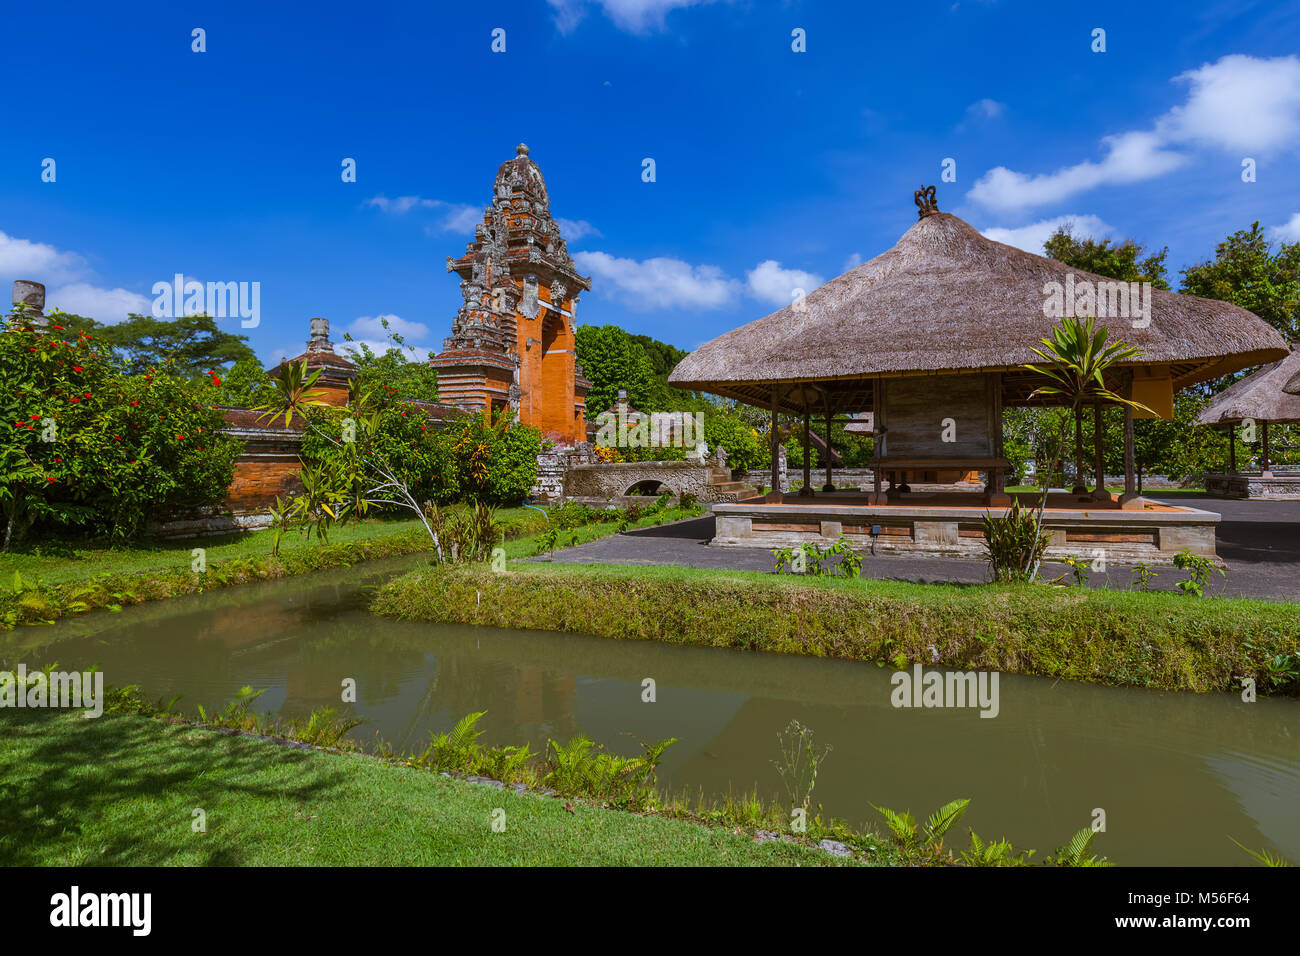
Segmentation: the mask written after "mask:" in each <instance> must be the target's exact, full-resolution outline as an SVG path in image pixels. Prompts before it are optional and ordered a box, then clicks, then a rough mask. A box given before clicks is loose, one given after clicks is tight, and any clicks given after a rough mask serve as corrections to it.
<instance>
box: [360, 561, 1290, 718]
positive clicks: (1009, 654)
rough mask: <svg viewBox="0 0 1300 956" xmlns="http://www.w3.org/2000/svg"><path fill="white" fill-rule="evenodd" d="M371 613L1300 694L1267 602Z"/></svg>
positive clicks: (491, 577) (457, 606)
mask: <svg viewBox="0 0 1300 956" xmlns="http://www.w3.org/2000/svg"><path fill="white" fill-rule="evenodd" d="M476 594H481V599H479V598H477V597H476ZM372 609H373V611H374V612H375V613H377V614H381V615H385V616H389V617H394V618H401V619H406V620H422V621H443V622H457V623H467V624H481V625H490V626H494V627H512V628H523V629H535V630H548V631H567V632H574V633H583V634H592V635H597V636H601V637H614V638H631V639H640V640H658V641H666V642H668V643H673V644H696V645H705V646H713V647H729V648H743V649H746V650H756V651H773V652H776V653H783V654H804V655H809V656H813V657H834V658H842V659H845V660H859V661H876V662H881V663H889V664H891V665H893V666H909V665H910V664H912V663H922V664H924V665H927V666H929V665H931V664H934V665H935V666H941V667H946V668H958V669H964V670H996V671H1001V672H1006V673H1016V674H1034V675H1040V676H1045V677H1063V678H1067V679H1071V680H1082V681H1092V682H1096V683H1102V684H1120V685H1133V686H1141V687H1154V688H1160V689H1164V690H1190V691H1228V690H1233V691H1239V690H1240V687H1241V681H1240V678H1241V677H1254V678H1255V680H1256V686H1257V689H1258V692H1259V693H1261V694H1264V693H1268V692H1270V691H1279V690H1287V689H1290V690H1294V689H1296V688H1297V686H1300V685H1298V682H1297V680H1296V677H1297V675H1298V673H1300V672H1298V671H1297V668H1298V667H1300V605H1297V604H1282V603H1271V602H1264V601H1248V600H1229V599H1196V598H1189V597H1183V596H1181V595H1170V594H1161V593H1140V592H1116V591H1104V590H1096V591H1092V590H1086V589H1085V590H1079V589H1073V588H1058V587H1049V586H1046V585H1041V584H1039V585H1021V586H1001V585H985V586H976V587H958V586H952V585H925V584H905V583H900V582H877V581H862V580H858V581H830V580H822V581H808V580H801V581H791V580H782V579H778V578H774V577H773V576H771V575H764V574H758V573H745V572H720V571H697V570H691V569H684V568H650V569H646V568H621V567H591V566H587V567H578V566H564V567H553V568H547V567H540V566H539V567H534V566H527V565H519V564H514V565H512V566H511V570H510V571H508V572H507V573H504V574H493V573H492V572H491V571H489V570H485V569H482V568H455V569H431V570H422V571H415V572H412V573H410V574H407V575H404V576H403V577H401V578H398V579H397V580H395V581H392V582H390V583H388V584H387V585H385V586H384V587H383V588H382V589H381V590H380V592H379V594H378V595H377V597H376V600H375V602H374V604H373V607H372ZM932 648H933V650H932ZM936 654H937V660H936V659H935V655H936Z"/></svg>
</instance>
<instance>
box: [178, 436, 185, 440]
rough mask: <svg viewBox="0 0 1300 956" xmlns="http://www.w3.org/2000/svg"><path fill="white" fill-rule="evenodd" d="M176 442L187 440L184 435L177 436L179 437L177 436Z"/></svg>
mask: <svg viewBox="0 0 1300 956" xmlns="http://www.w3.org/2000/svg"><path fill="white" fill-rule="evenodd" d="M176 440H177V441H184V440H185V436H184V435H177V436H176Z"/></svg>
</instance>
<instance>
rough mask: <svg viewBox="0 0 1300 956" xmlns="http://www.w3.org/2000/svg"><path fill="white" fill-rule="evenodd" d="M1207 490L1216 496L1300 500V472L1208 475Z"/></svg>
mask: <svg viewBox="0 0 1300 956" xmlns="http://www.w3.org/2000/svg"><path fill="white" fill-rule="evenodd" d="M1205 491H1206V493H1207V494H1210V495H1213V496H1214V497H1216V498H1240V499H1261V500H1272V501H1293V500H1300V474H1271V473H1265V472H1258V471H1255V472H1249V471H1239V472H1235V473H1233V474H1226V475H1206V476H1205Z"/></svg>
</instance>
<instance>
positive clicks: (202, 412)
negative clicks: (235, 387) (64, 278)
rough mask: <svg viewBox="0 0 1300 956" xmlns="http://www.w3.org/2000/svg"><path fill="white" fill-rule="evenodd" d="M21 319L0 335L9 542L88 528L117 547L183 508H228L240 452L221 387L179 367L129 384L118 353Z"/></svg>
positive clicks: (166, 366) (56, 318)
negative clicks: (31, 530) (36, 530)
mask: <svg viewBox="0 0 1300 956" xmlns="http://www.w3.org/2000/svg"><path fill="white" fill-rule="evenodd" d="M61 319H62V315H61V314H60V313H58V312H55V313H53V314H52V315H51V316H50V330H49V332H48V333H42V332H38V331H36V330H34V329H32V328H31V327H30V326H28V325H26V324H25V323H23V322H22V320H21V319H20V320H19V321H18V322H16V323H14V324H12V325H11V326H10V328H9V329H8V330H7V331H6V332H5V333H4V334H0V396H3V398H0V407H2V408H3V410H4V414H5V419H4V423H3V428H0V460H2V461H3V462H4V464H5V477H4V478H3V479H0V505H2V506H3V509H4V514H5V519H6V521H5V523H6V537H7V539H8V541H9V544H10V545H12V544H13V543H15V542H16V540H17V539H18V537H20V536H21V534H22V532H23V531H25V530H26V529H27V528H28V527H30V526H31V525H32V524H34V523H35V524H39V525H41V526H43V527H45V526H55V525H59V526H69V525H78V526H81V527H83V528H85V529H86V530H87V531H89V532H91V533H94V534H104V535H107V536H109V537H110V538H111V539H113V540H116V541H125V540H129V539H131V538H135V537H137V536H139V534H140V533H141V532H143V531H144V530H145V529H146V527H147V525H148V522H149V521H150V520H152V519H157V518H160V517H163V516H164V515H166V514H167V513H168V512H171V511H173V510H175V509H177V508H180V507H185V506H190V505H198V504H208V503H211V502H214V501H219V500H220V499H221V498H222V497H223V496H224V494H225V491H226V489H227V487H229V485H230V480H231V478H232V476H233V472H234V460H235V458H236V456H237V455H238V452H239V443H238V442H237V441H235V440H234V439H231V438H228V437H226V436H224V435H222V434H221V433H220V430H221V428H222V426H223V421H222V417H221V414H220V412H217V411H215V410H214V409H213V407H212V399H213V397H214V396H213V388H212V386H211V384H210V383H209V382H208V381H206V380H203V381H194V380H193V379H191V378H190V377H189V376H188V375H187V374H185V372H184V371H183V370H181V369H179V368H178V367H177V366H176V364H175V363H173V362H164V363H163V364H162V365H160V366H158V367H157V368H153V369H150V370H148V371H146V372H145V373H144V374H140V375H129V374H125V373H124V372H123V370H122V368H121V367H120V366H119V365H118V363H117V361H116V359H115V357H114V355H113V354H112V352H111V351H110V350H109V349H108V348H107V347H105V346H104V345H103V344H101V343H100V342H98V341H97V340H96V339H95V337H94V336H93V335H89V334H86V333H84V332H82V333H79V334H78V335H76V336H72V337H71V338H72V339H73V340H72V341H66V340H65V338H67V336H65V333H67V332H68V331H69V330H68V328H67V326H65V325H64V323H63V321H61Z"/></svg>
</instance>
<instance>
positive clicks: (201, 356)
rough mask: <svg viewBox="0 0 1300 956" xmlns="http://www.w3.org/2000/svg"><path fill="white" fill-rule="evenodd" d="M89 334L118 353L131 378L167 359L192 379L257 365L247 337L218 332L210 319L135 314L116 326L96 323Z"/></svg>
mask: <svg viewBox="0 0 1300 956" xmlns="http://www.w3.org/2000/svg"><path fill="white" fill-rule="evenodd" d="M87 331H90V332H91V334H92V335H94V337H95V338H96V339H97V340H98V341H100V342H102V343H103V344H105V345H108V346H109V347H111V348H112V349H113V350H114V351H115V352H117V353H118V355H119V356H120V357H121V358H122V360H123V362H124V363H125V365H126V371H127V372H128V373H130V374H132V375H139V374H142V373H144V372H146V371H148V370H149V369H150V368H153V367H155V366H158V365H161V364H162V363H163V362H164V361H166V360H167V359H171V360H173V361H174V362H175V366H174V367H175V369H176V371H177V373H178V374H181V375H187V376H188V377H190V378H198V377H199V376H200V375H205V374H208V373H209V372H210V371H211V370H213V369H218V368H225V367H226V366H227V365H230V364H232V363H235V362H238V361H240V360H241V359H246V360H250V361H254V362H255V361H257V354H256V353H255V352H254V351H253V350H252V349H251V348H250V347H249V345H248V336H246V335H236V334H235V333H233V332H226V331H224V330H222V329H219V328H217V323H216V320H215V319H213V318H212V317H211V316H207V315H183V316H180V317H179V318H175V319H156V318H154V317H153V316H151V315H136V314H134V313H133V314H131V315H129V316H128V317H127V319H126V321H125V322H119V323H117V324H115V325H104V324H101V323H99V322H96V323H95V325H94V327H93V328H92V329H89V330H87Z"/></svg>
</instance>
